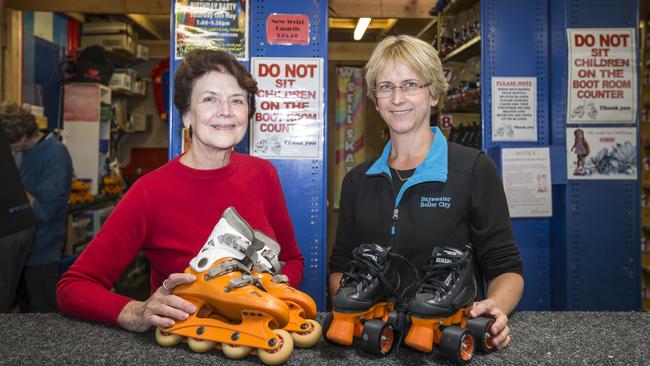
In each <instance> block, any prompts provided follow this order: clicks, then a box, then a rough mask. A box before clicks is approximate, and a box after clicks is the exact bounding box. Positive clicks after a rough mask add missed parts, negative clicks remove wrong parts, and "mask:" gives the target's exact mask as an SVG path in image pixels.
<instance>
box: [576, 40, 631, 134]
mask: <svg viewBox="0 0 650 366" xmlns="http://www.w3.org/2000/svg"><path fill="white" fill-rule="evenodd" d="M567 37H568V44H569V62H568V63H569V77H568V78H567V81H568V95H567V99H568V100H567V123H598V122H603V123H611V122H620V123H635V122H636V109H637V100H636V99H637V90H636V89H637V81H636V69H637V66H636V40H635V31H634V28H602V29H567Z"/></svg>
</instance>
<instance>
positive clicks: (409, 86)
mask: <svg viewBox="0 0 650 366" xmlns="http://www.w3.org/2000/svg"><path fill="white" fill-rule="evenodd" d="M429 85H431V83H430V82H429V83H421V82H419V81H414V80H405V81H403V82H402V85H401V86H397V85H395V84H393V83H390V82H386V83H381V84H379V85H377V87H376V88H374V89H372V92H373V93H374V94H375V96H376V97H377V98H389V97H390V96H392V95H393V93H394V92H395V89H397V88H400V89H402V94H404V95H408V96H412V95H417V94H419V93H420V90H422V88H426V87H428V86H429Z"/></svg>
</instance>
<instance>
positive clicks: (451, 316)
mask: <svg viewBox="0 0 650 366" xmlns="http://www.w3.org/2000/svg"><path fill="white" fill-rule="evenodd" d="M471 256H472V248H471V246H470V245H467V246H465V248H464V250H463V251H461V250H458V249H454V248H447V247H445V248H440V247H436V248H435V249H434V250H433V252H432V253H431V257H430V258H429V260H428V262H427V264H426V265H425V266H424V267H422V268H421V270H420V280H419V281H418V287H417V291H416V293H415V295H414V296H413V297H412V298H411V299H410V300H409V304H408V309H409V317H410V322H411V325H410V328H409V330H408V333H407V334H406V338H405V340H404V343H406V345H408V346H410V347H412V348H415V349H417V350H420V351H423V352H431V351H432V349H433V346H434V345H438V347H440V353H441V354H442V355H443V356H444V357H445V358H446V359H448V360H449V361H452V362H455V363H457V364H461V365H466V364H468V363H469V362H470V361H471V360H472V357H473V356H474V353H475V351H480V352H484V353H490V352H492V351H494V346H493V345H492V343H491V342H490V334H489V332H488V329H489V328H490V327H491V326H492V324H493V323H494V319H490V318H483V317H479V318H473V319H469V317H468V315H467V314H468V312H469V310H470V309H471V308H472V304H473V302H474V299H475V298H476V292H477V288H476V279H475V277H474V271H473V266H472V260H471Z"/></svg>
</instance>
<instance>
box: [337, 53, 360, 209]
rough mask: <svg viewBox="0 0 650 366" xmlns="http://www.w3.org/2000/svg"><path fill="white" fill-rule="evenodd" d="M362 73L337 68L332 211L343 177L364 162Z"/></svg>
mask: <svg viewBox="0 0 650 366" xmlns="http://www.w3.org/2000/svg"><path fill="white" fill-rule="evenodd" d="M364 86H365V83H364V80H363V69H362V68H360V67H352V66H342V67H337V68H336V101H335V103H336V104H335V105H336V116H335V118H336V156H335V159H336V161H335V168H334V205H333V206H334V209H338V208H339V201H340V199H341V184H342V183H343V177H345V174H347V172H349V171H350V170H352V168H354V167H355V166H356V165H357V164H359V163H362V162H363V161H364V160H365V159H366V151H365V139H366V91H365V87H364Z"/></svg>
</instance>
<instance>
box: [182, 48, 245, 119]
mask: <svg viewBox="0 0 650 366" xmlns="http://www.w3.org/2000/svg"><path fill="white" fill-rule="evenodd" d="M210 71H218V72H221V73H226V74H230V75H232V76H233V77H235V79H237V83H238V84H239V86H240V87H241V88H242V89H244V90H246V91H247V92H248V118H251V117H252V116H253V114H255V93H257V82H256V81H255V79H253V76H252V75H251V74H250V73H249V72H248V71H247V70H246V69H245V68H244V67H243V66H242V65H241V64H240V63H239V62H238V61H237V59H236V58H235V57H234V56H232V55H231V54H229V53H227V52H225V51H221V50H207V49H193V50H191V51H189V52H188V53H187V54H186V55H185V58H184V59H183V63H181V65H180V66H179V67H178V69H177V70H176V74H175V75H174V105H175V106H176V108H178V110H179V111H180V113H181V116H184V115H185V113H187V111H188V110H189V109H190V104H191V99H192V88H193V87H194V82H195V81H196V79H199V78H200V77H201V76H203V75H205V74H206V73H208V72H210Z"/></svg>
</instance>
